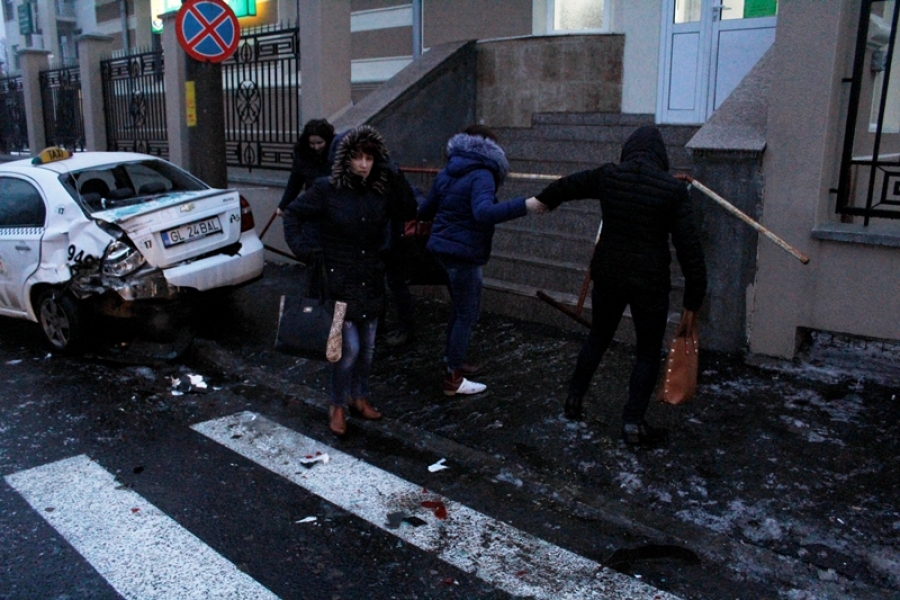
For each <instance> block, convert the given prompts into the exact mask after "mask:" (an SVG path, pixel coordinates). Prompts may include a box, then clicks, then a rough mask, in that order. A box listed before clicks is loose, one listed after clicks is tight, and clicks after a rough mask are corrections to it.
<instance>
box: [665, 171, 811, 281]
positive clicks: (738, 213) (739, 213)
mask: <svg viewBox="0 0 900 600" xmlns="http://www.w3.org/2000/svg"><path fill="white" fill-rule="evenodd" d="M675 177H676V178H677V179H681V180H682V181H687V182H688V183H689V184H691V185H692V186H694V187H695V188H697V189H698V190H700V191H701V192H703V193H704V194H706V195H707V196H709V197H710V198H712V199H713V200H714V201H715V202H716V203H718V204H719V205H721V206H722V207H723V208H724V209H725V210H727V211H728V212H730V213H731V214H733V215H735V216H736V217H738V218H739V219H740V220H741V221H743V222H744V223H746V224H747V225H749V226H750V227H752V228H753V229H755V230H757V231H758V232H760V233H761V234H763V235H764V236H766V237H767V238H769V239H770V240H772V241H773V242H775V243H776V244H778V245H779V246H780V247H781V249H782V250H784V251H786V252H787V253H788V254H790V255H791V256H793V257H794V258H796V259H797V260H799V261H800V262H802V263H803V264H804V265H805V264H807V263H808V262H809V257H808V256H806V255H805V254H803V253H802V252H800V251H799V250H797V249H796V248H794V247H793V246H791V245H790V244H788V243H787V242H786V241H784V240H783V239H781V238H780V237H778V236H777V235H775V234H774V233H772V232H771V231H769V230H768V229H766V227H765V226H763V225H762V224H760V223H759V222H757V221H754V220H753V219H752V218H750V217H749V216H747V214H746V213H744V212H743V211H741V210H740V209H739V208H737V207H736V206H734V205H733V204H731V203H730V202H728V200H726V199H725V198H723V197H722V196H720V195H718V194H717V193H715V192H714V191H712V190H711V189H709V188H708V187H706V186H705V185H703V184H702V183H700V182H699V181H697V180H696V179H694V178H693V177H691V176H690V175H685V174H679V175H676V176H675Z"/></svg>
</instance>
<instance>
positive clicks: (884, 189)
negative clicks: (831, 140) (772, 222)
mask: <svg viewBox="0 0 900 600" xmlns="http://www.w3.org/2000/svg"><path fill="white" fill-rule="evenodd" d="M883 2H885V0H862V2H861V6H860V13H859V22H858V27H857V35H856V44H855V51H854V55H853V72H852V76H851V77H850V79H849V80H847V79H845V82H848V83H849V84H850V97H849V100H848V104H847V112H846V122H845V124H844V127H845V129H844V140H843V146H842V150H841V156H840V167H839V169H840V171H839V175H838V187H837V188H836V189H832V190H831V191H832V192H833V193H836V195H837V197H836V202H835V213H836V214H838V215H841V217H842V219H844V220H848V221H850V220H852V217H862V218H863V225H864V226H868V225H869V223H870V221H871V219H873V218H884V219H900V153H897V152H894V153H881V152H880V150H881V144H882V137H883V135H898V134H896V133H886V132H885V131H884V130H883V129H884V127H883V125H884V120H885V104H886V102H887V95H888V91H889V89H890V78H891V75H893V76H894V77H900V65H896V66H894V65H892V59H893V54H894V47H895V44H896V43H897V42H898V41H900V40H898V36H897V28H898V26H900V0H897V1H895V2H894V12H893V15H892V17H891V33H890V36H889V41H888V45H887V48H886V50H885V64H884V71H883V73H884V76H883V78H882V84H881V89H880V100H879V110H878V117H877V120H876V122H875V123H874V125H875V127H874V131H873V132H872V135H873V142H872V154H871V155H859V156H854V143H855V142H856V140H857V137H858V136H859V135H860V130H859V119H860V118H863V119H865V122H864V123H863V125H865V128H866V129H867V130H869V129H871V125H872V123H871V118H870V114H871V110H870V108H871V106H872V99H871V98H864V97H863V89H862V88H863V85H864V77H865V76H866V71H867V70H869V69H870V65H869V64H867V62H868V61H867V57H869V49H868V35H869V23H870V15H871V13H872V8H873V6H874V5H875V4H876V3H883ZM869 60H871V59H869ZM895 67H896V70H894V69H895ZM892 71H894V72H893V73H892ZM873 89H874V88H873ZM863 103H864V104H866V105H867V106H868V107H869V109H864V106H863ZM866 170H867V171H868V176H867V177H864V175H865V174H866ZM864 179H865V181H863V180H864ZM879 179H880V184H879V182H878V180H879ZM859 185H865V186H866V191H865V194H864V195H863V196H862V197H863V198H864V199H865V205H864V206H860V205H854V204H853V202H852V201H853V199H854V198H856V197H858V195H857V194H856V193H855V190H856V187H857V186H859ZM891 188H893V189H894V190H895V191H894V192H891ZM890 207H895V208H890Z"/></svg>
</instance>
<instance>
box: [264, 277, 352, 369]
mask: <svg viewBox="0 0 900 600" xmlns="http://www.w3.org/2000/svg"><path fill="white" fill-rule="evenodd" d="M320 266H321V270H322V275H321V277H320V278H319V282H320V287H321V289H320V293H319V294H318V297H310V296H309V295H307V296H288V295H285V296H282V297H281V302H280V305H279V308H278V330H277V331H276V333H275V349H276V350H278V351H279V352H284V353H286V354H292V355H294V356H301V357H303V358H308V359H311V360H327V361H328V362H337V361H339V360H340V359H341V348H342V345H343V337H342V335H341V328H342V327H343V325H344V316H345V315H346V313H347V304H346V303H345V302H340V301H337V302H336V301H334V300H331V299H329V298H327V292H326V290H327V289H328V286H327V282H326V280H325V267H324V264H320Z"/></svg>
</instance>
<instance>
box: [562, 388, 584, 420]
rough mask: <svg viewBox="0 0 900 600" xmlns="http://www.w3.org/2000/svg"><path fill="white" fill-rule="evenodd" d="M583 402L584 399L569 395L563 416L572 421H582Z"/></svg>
mask: <svg viewBox="0 0 900 600" xmlns="http://www.w3.org/2000/svg"><path fill="white" fill-rule="evenodd" d="M581 400H582V398H581V397H580V396H576V395H575V394H569V396H568V397H567V398H566V405H565V408H564V410H563V414H565V415H566V418H567V419H569V420H570V421H580V420H581V418H582V413H581Z"/></svg>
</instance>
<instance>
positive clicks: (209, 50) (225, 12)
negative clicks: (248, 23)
mask: <svg viewBox="0 0 900 600" xmlns="http://www.w3.org/2000/svg"><path fill="white" fill-rule="evenodd" d="M175 33H176V35H177V36H178V43H179V44H181V47H182V48H184V51H185V52H187V53H188V55H190V57H191V58H193V59H194V60H198V61H200V62H214V63H217V62H222V61H223V60H226V59H227V58H228V57H229V56H231V55H232V54H234V51H235V50H236V49H237V47H238V42H239V41H240V39H241V26H240V24H239V23H238V20H237V17H236V16H235V14H234V11H233V10H231V7H229V6H228V5H227V4H225V2H223V1H222V0H187V1H186V2H185V3H184V4H182V5H181V8H180V9H179V10H178V14H177V15H176V16H175Z"/></svg>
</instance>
